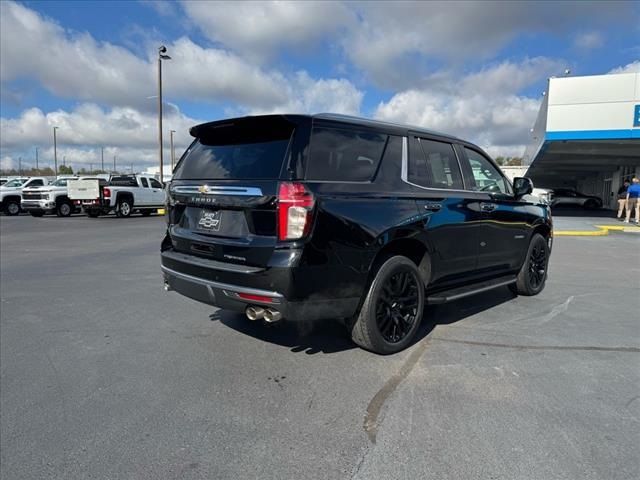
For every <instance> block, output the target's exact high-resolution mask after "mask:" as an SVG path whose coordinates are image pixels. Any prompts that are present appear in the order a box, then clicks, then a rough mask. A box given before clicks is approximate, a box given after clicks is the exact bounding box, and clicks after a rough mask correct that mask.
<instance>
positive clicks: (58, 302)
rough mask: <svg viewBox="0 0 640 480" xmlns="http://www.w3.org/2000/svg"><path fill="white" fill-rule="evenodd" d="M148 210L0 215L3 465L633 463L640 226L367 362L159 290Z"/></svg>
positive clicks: (564, 242)
mask: <svg viewBox="0 0 640 480" xmlns="http://www.w3.org/2000/svg"><path fill="white" fill-rule="evenodd" d="M163 228H164V223H163V219H162V218H159V217H150V218H141V217H137V218H130V219H117V218H115V217H113V218H111V217H109V218H99V219H88V218H85V217H81V216H75V217H71V218H56V217H45V218H39V219H36V218H31V217H27V216H20V217H2V218H0V262H1V268H0V300H1V303H0V307H1V323H0V368H1V376H0V450H1V453H0V477H2V478H3V479H5V478H6V479H39V478H60V479H87V478H111V479H120V478H123V479H138V478H148V479H165V478H166V479H170V478H176V479H182V478H186V479H191V478H209V479H248V478H260V479H289V478H291V479H299V478H303V479H347V478H357V479H396V478H397V479H416V478H420V479H438V480H442V479H532V480H534V479H535V480H541V479H581V480H586V479H611V480H613V479H634V478H639V477H640V315H639V311H640V295H639V291H640V236H639V235H634V234H623V233H612V234H611V235H609V236H607V237H593V238H592V237H583V238H578V237H575V238H574V237H559V238H557V239H556V242H555V246H554V251H553V254H552V258H551V266H550V278H549V280H548V283H547V287H546V289H545V290H544V292H543V293H542V294H541V295H539V296H537V297H530V298H525V297H518V298H514V297H513V296H512V295H511V294H510V293H509V291H508V290H507V289H506V288H505V289H503V290H496V291H494V292H492V293H490V294H485V295H483V296H480V297H473V298H470V299H467V300H465V301H459V302H456V303H452V304H449V305H445V306H438V307H430V308H429V309H428V314H427V320H428V321H427V322H426V324H425V325H424V326H423V330H422V339H421V340H420V341H419V342H418V343H417V344H416V345H414V346H413V347H411V348H410V349H408V350H407V351H405V352H402V353H400V354H397V355H394V356H389V357H382V356H377V355H373V354H371V353H368V352H365V351H363V350H360V349H358V348H355V347H354V345H353V344H351V343H350V342H349V341H348V340H347V339H346V337H345V335H344V334H343V330H342V329H341V326H340V325H339V324H338V323H336V322H333V321H325V322H317V323H315V324H312V325H308V324H301V325H291V324H282V325H276V326H269V327H267V326H265V325H261V324H255V323H250V322H248V321H247V320H246V319H245V318H244V317H242V316H239V315H236V314H228V313H224V312H223V313H220V312H216V310H215V309H214V308H211V307H208V306H205V305H201V304H198V303H195V302H193V301H191V300H188V299H185V298H183V297H181V296H179V295H178V294H176V293H173V292H164V291H163V289H162V279H161V274H160V268H159V256H158V251H159V244H160V240H161V237H162V232H163Z"/></svg>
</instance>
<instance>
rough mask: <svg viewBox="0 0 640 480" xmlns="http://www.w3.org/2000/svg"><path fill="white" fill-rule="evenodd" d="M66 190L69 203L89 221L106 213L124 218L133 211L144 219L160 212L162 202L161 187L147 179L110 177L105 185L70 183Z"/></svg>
mask: <svg viewBox="0 0 640 480" xmlns="http://www.w3.org/2000/svg"><path fill="white" fill-rule="evenodd" d="M68 189H69V199H71V200H72V201H73V202H74V205H76V206H81V207H82V209H83V210H84V211H85V212H86V213H87V215H88V216H89V217H92V218H96V217H98V216H99V215H106V214H108V213H110V212H115V213H116V215H117V216H119V217H128V216H130V215H131V214H132V213H133V212H135V211H139V212H140V213H141V214H142V215H144V216H148V215H151V213H153V212H154V211H155V210H157V209H158V208H163V207H164V203H165V200H166V192H165V190H164V188H163V186H162V184H161V183H160V182H159V181H158V180H156V179H155V178H153V177H150V176H147V175H113V176H112V177H111V178H110V179H109V181H108V182H104V181H101V180H98V179H95V180H73V181H69V182H68Z"/></svg>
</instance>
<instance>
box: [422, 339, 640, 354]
mask: <svg viewBox="0 0 640 480" xmlns="http://www.w3.org/2000/svg"><path fill="white" fill-rule="evenodd" d="M432 340H437V341H439V342H449V343H463V344H465V345H477V346H480V347H496V348H514V349H516V350H567V351H582V352H619V353H640V347H596V346H579V345H576V346H563V345H516V344H509V343H491V342H476V341H473V340H455V339H453V338H442V337H432Z"/></svg>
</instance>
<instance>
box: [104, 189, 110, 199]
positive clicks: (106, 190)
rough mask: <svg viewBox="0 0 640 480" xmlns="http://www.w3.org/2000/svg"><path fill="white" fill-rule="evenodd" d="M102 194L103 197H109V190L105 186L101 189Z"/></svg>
mask: <svg viewBox="0 0 640 480" xmlns="http://www.w3.org/2000/svg"><path fill="white" fill-rule="evenodd" d="M102 196H103V197H105V198H111V190H109V189H108V188H107V187H104V188H103V189H102Z"/></svg>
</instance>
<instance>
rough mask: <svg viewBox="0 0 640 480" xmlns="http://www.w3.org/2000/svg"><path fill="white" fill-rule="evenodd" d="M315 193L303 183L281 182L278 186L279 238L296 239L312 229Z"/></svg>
mask: <svg viewBox="0 0 640 480" xmlns="http://www.w3.org/2000/svg"><path fill="white" fill-rule="evenodd" d="M314 203H315V201H314V198H313V194H312V193H311V192H309V191H308V190H307V189H306V188H305V186H304V185H303V184H301V183H290V182H284V183H281V184H280V186H279V187H278V240H296V239H298V238H302V237H304V236H305V235H306V234H307V233H309V230H310V229H311V222H312V220H313V216H312V215H313V205H314Z"/></svg>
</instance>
